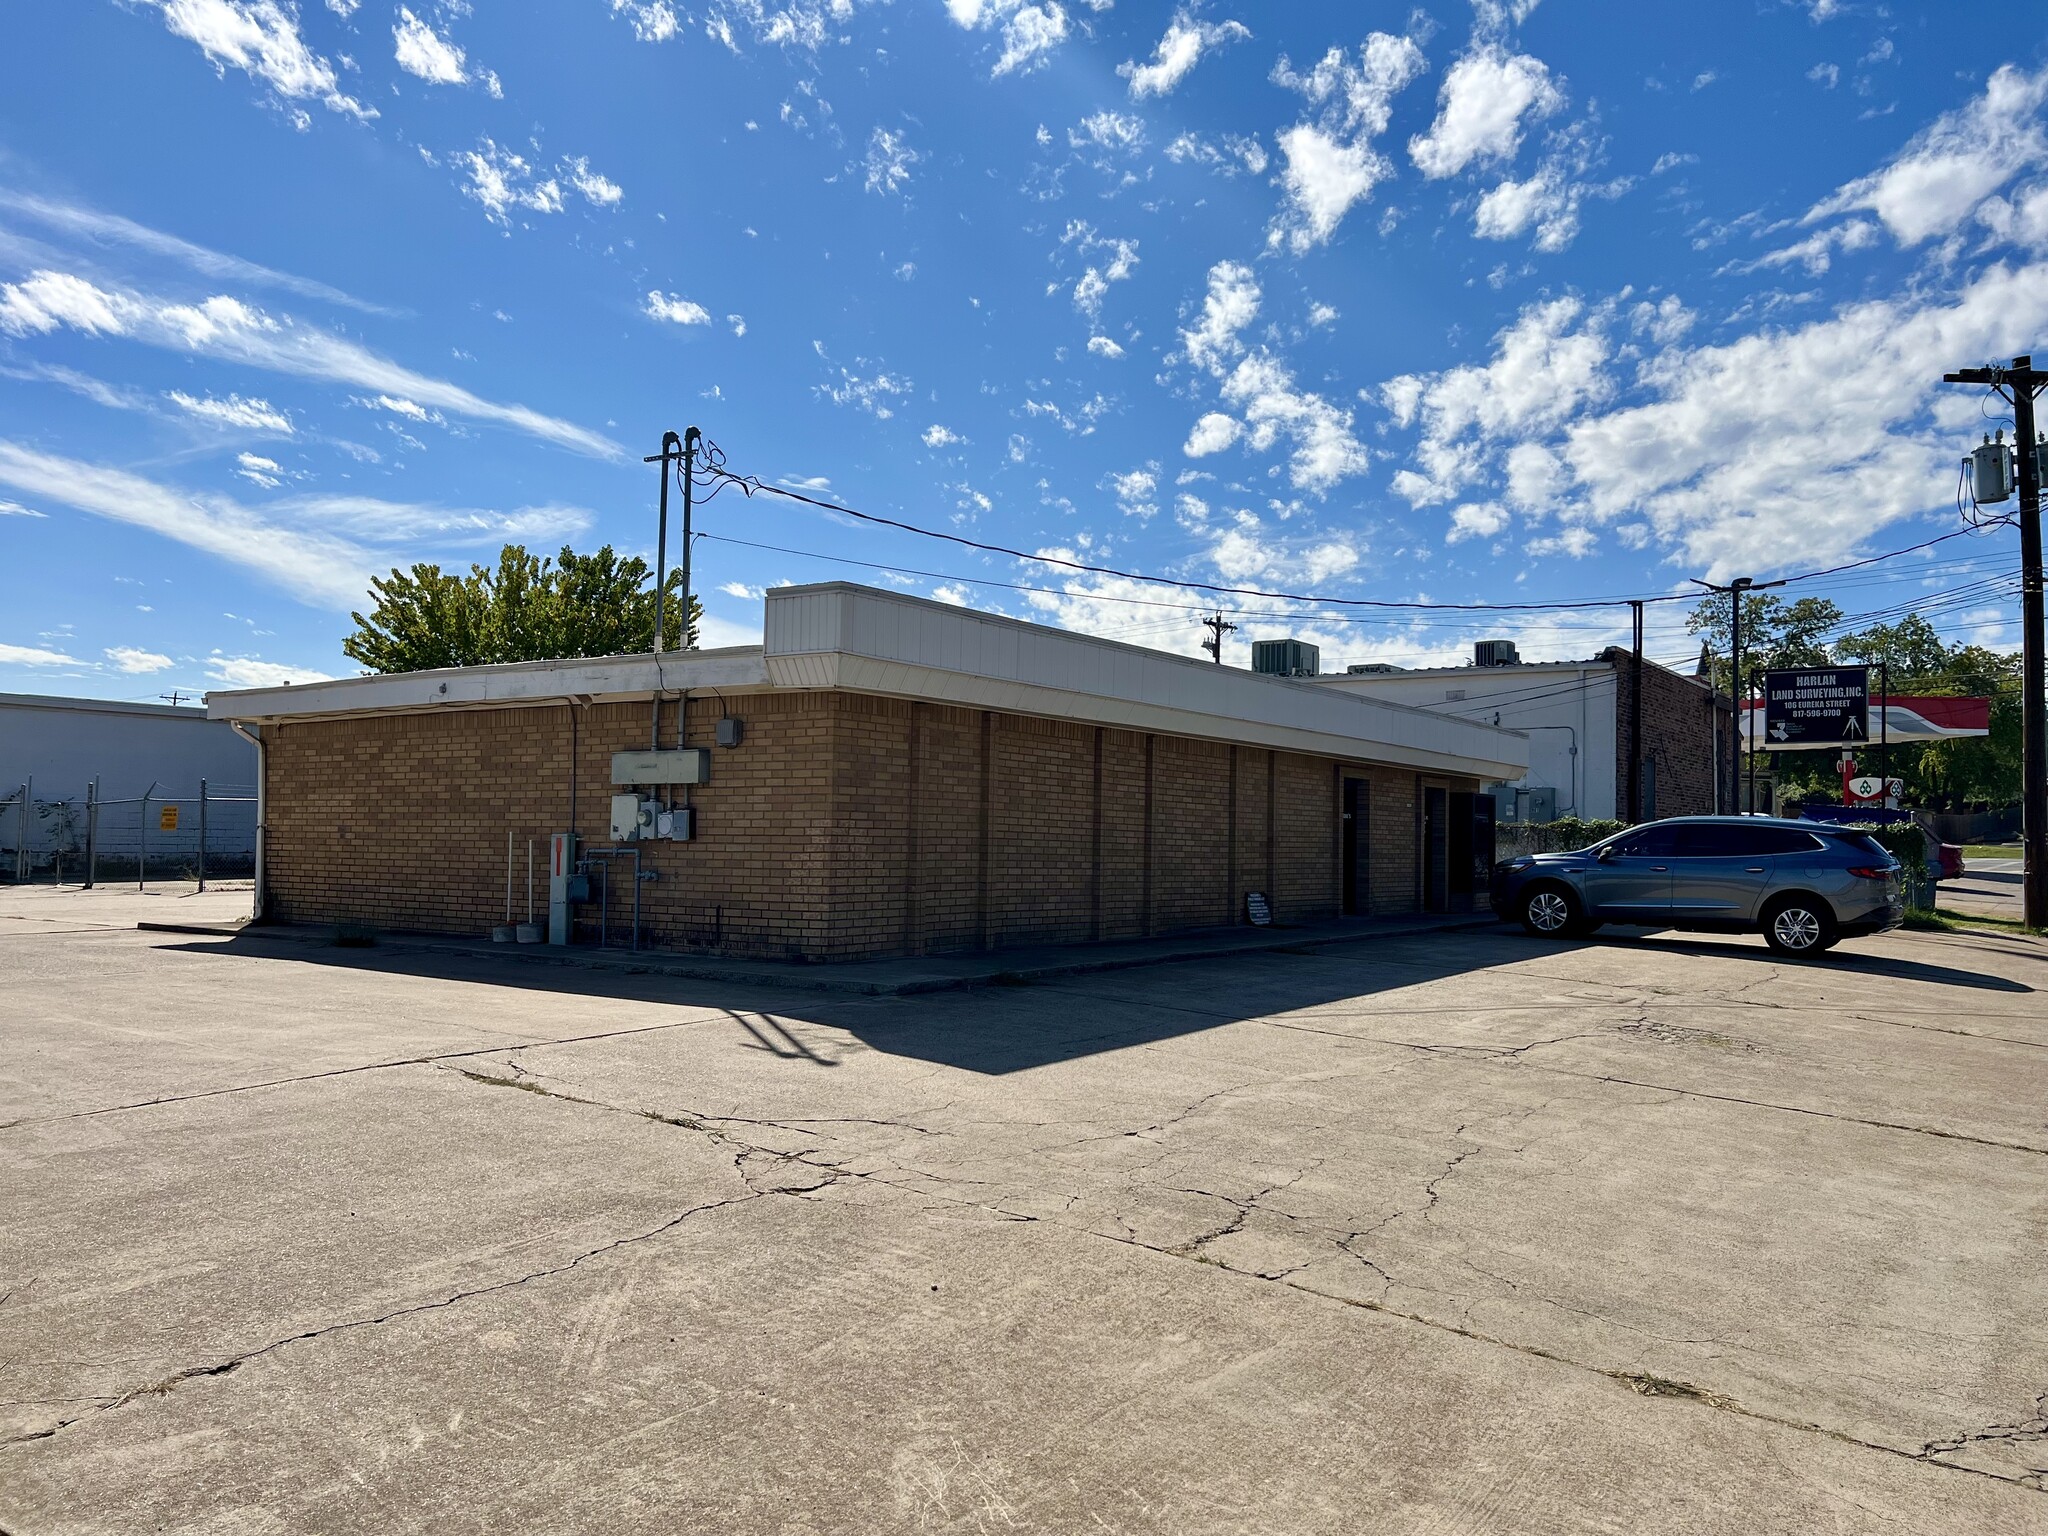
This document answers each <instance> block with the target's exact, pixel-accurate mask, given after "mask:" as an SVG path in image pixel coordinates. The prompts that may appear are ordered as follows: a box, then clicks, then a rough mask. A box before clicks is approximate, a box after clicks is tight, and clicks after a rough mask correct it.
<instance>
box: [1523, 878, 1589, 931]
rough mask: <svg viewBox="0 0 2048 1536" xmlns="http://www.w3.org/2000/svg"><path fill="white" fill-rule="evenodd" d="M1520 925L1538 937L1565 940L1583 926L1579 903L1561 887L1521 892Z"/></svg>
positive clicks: (1542, 887)
mask: <svg viewBox="0 0 2048 1536" xmlns="http://www.w3.org/2000/svg"><path fill="white" fill-rule="evenodd" d="M1522 926H1523V927H1524V928H1526V929H1528V930H1529V931H1530V932H1531V933H1533V934H1535V935H1536V936H1537V937H1538V938H1544V939H1562V938H1566V937H1568V936H1569V935H1571V934H1574V933H1576V932H1578V931H1579V929H1580V927H1581V926H1582V922H1581V918H1580V915H1579V903H1578V901H1577V900H1576V898H1574V897H1573V895H1572V893H1571V892H1570V891H1568V890H1566V889H1565V888H1564V887H1563V886H1561V885H1538V886H1533V887H1531V888H1530V889H1529V890H1527V891H1525V892H1523V893H1522Z"/></svg>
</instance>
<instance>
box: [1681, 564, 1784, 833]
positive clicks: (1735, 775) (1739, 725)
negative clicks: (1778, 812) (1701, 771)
mask: <svg viewBox="0 0 2048 1536" xmlns="http://www.w3.org/2000/svg"><path fill="white" fill-rule="evenodd" d="M1692 581H1693V585H1694V586H1700V587H1705V588H1706V589H1707V590H1708V591H1709V592H1726V593H1727V594H1728V694H1729V698H1730V699H1731V700H1732V702H1733V703H1734V706H1735V711H1734V715H1733V719H1734V729H1733V730H1731V731H1729V733H1728V809H1729V810H1730V811H1732V812H1734V813H1735V814H1737V815H1740V814H1742V746H1743V742H1742V737H1743V728H1744V727H1745V726H1746V725H1747V724H1748V723H1749V720H1748V716H1747V715H1746V714H1745V713H1744V712H1743V707H1742V599H1743V595H1744V594H1745V593H1749V592H1762V591H1766V590H1767V589H1769V588H1771V587H1782V586H1783V585H1785V583H1784V582H1782V581H1758V580H1756V579H1755V578H1754V577H1750V576H1738V577H1736V578H1735V579H1734V580H1733V581H1731V582H1729V583H1728V585H1727V586H1725V587H1717V586H1715V585H1714V583H1712V582H1711V581H1701V580H1700V579H1699V577H1697V576H1695V577H1693V578H1692ZM1749 793H1750V808H1751V809H1752V810H1754V809H1755V805H1756V775H1755V772H1754V770H1752V772H1751V775H1750V784H1749Z"/></svg>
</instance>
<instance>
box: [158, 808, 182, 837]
mask: <svg viewBox="0 0 2048 1536" xmlns="http://www.w3.org/2000/svg"><path fill="white" fill-rule="evenodd" d="M156 826H157V830H158V831H159V832H175V831H177V830H178V808H177V807H176V806H175V805H167V806H165V807H164V808H163V809H162V810H160V811H158V812H157V813H156Z"/></svg>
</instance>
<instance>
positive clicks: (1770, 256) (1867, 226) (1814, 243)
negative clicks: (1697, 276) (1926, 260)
mask: <svg viewBox="0 0 2048 1536" xmlns="http://www.w3.org/2000/svg"><path fill="white" fill-rule="evenodd" d="M1875 244H1877V226H1876V225H1875V224H1873V223H1871V222H1870V220H1868V219H1851V220H1849V222H1848V223H1846V224H1834V225H1830V226H1829V227H1828V228H1826V229H1817V230H1815V231H1814V232H1813V233H1812V234H1810V235H1808V236H1807V237H1806V238H1805V239H1804V240H1797V241H1794V242H1793V243H1792V244H1791V245H1788V246H1784V247H1783V248H1781V249H1779V250H1775V251H1769V252H1766V253H1765V254H1764V255H1762V256H1759V257H1757V258H1756V260H1754V261H1738V262H1732V263H1730V264H1729V266H1728V268H1727V269H1726V270H1728V271H1731V272H1756V271H1760V270H1762V269H1763V268H1766V267H1789V266H1794V265H1797V266H1802V267H1804V268H1806V270H1807V271H1809V272H1812V273H1815V274H1819V273H1822V272H1825V271H1827V270H1828V268H1829V267H1831V266H1833V265H1834V259H1835V256H1836V254H1837V253H1839V254H1841V255H1844V256H1847V255H1850V254H1853V253H1854V252H1856V251H1861V250H1867V249H1869V248H1870V247H1871V246H1873V245H1875Z"/></svg>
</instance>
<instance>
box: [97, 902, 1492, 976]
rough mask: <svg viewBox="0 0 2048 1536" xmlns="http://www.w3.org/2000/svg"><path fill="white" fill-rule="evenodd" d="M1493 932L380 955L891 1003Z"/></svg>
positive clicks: (408, 941) (1339, 931)
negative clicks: (776, 954) (989, 945)
mask: <svg viewBox="0 0 2048 1536" xmlns="http://www.w3.org/2000/svg"><path fill="white" fill-rule="evenodd" d="M1493 925H1494V919H1493V918H1492V917H1490V916H1488V915H1486V914H1485V913H1469V912H1467V913H1457V914H1451V915H1440V914H1439V915H1430V916H1424V917H1403V918H1343V919H1335V920H1331V921H1327V922H1318V923H1303V924H1300V925H1298V926H1293V927H1279V926H1275V927H1271V928H1250V927H1241V928H1216V929H1205V930H1200V931H1197V932H1193V933H1183V934H1175V935H1172V936H1171V937H1167V938H1157V939H1132V940H1123V941H1116V942H1110V943H1101V944H1057V945H1054V944H1047V945H1034V946H1029V947H1023V948H1017V949H1004V950H996V951H993V952H989V953H982V954H962V955H925V956H916V957H911V958H907V959H901V960H853V961H846V962H843V963H837V964H820V965H806V964H802V963H800V962H791V961H777V960H735V959H728V958H726V957H724V956H719V955H689V954H674V953H669V952H667V951H660V950H640V951H637V952H635V951H632V950H625V949H616V948H614V949H597V948H595V947H593V946H589V945H580V944H579V945H576V946H574V947H556V946H553V945H547V944H519V945H514V944H494V943H490V942H488V941H484V940H473V939H461V938H448V937H443V936H438V935H430V934H381V933H380V934H378V935H377V938H376V946H377V947H378V948H379V949H386V950H391V951H395V952H399V953H407V952H411V953H428V954H444V955H463V956H467V957H470V958H474V959H482V960H495V961H501V962H503V963H505V964H507V965H569V966H580V967H585V968H588V969H594V970H609V971H618V972H623V973H626V974H629V975H658V976H675V977H680V978H686V979H689V980H693V981H715V982H726V983H736V984H739V985H743V986H764V987H780V988H783V989H785V990H788V989H795V990H797V991H805V992H834V993H840V994H850V995H853V996H859V997H892V996H904V995H906V994H910V993H916V992H942V991H946V990H948V989H951V988H955V987H974V986H1008V985H1016V984H1019V983H1023V982H1029V981H1037V980H1042V979H1044V978H1047V977H1052V976H1077V975H1084V974H1086V973H1089V972H1093V971H1120V970H1129V969H1132V968H1134V967H1138V966H1148V965H1171V964H1174V963H1176V962H1179V961H1188V960H1213V959H1215V958H1217V957H1218V956H1223V955H1239V954H1245V955H1251V954H1264V953H1270V952H1272V951H1276V950H1287V951H1299V950H1303V949H1317V948H1321V947H1323V946H1326V945H1331V944H1348V943H1356V942H1358V941H1360V940H1364V939H1376V938H1392V937H1398V936H1403V935H1407V934H1417V933H1435V932H1440V931H1444V930H1448V929H1455V928H1490V927H1492V926H1493ZM136 926H137V927H138V928H141V929H143V930H145V931H148V932H156V933H166V932H168V933H202V934H209V933H210V934H221V935H228V936H233V937H234V938H235V940H236V943H237V945H238V946H248V947H251V948H254V947H256V946H258V945H291V944H323V945H324V944H332V943H333V942H334V936H333V930H332V929H330V928H326V927H316V926H311V925H292V924H265V925H263V926H261V927H246V928H245V927H243V926H241V925H239V924H228V923H208V922H204V921H191V922H186V921H180V920H177V919H175V918H171V917H168V916H166V917H163V918H159V919H156V920H144V921H141V922H138V923H137V924H136Z"/></svg>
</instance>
